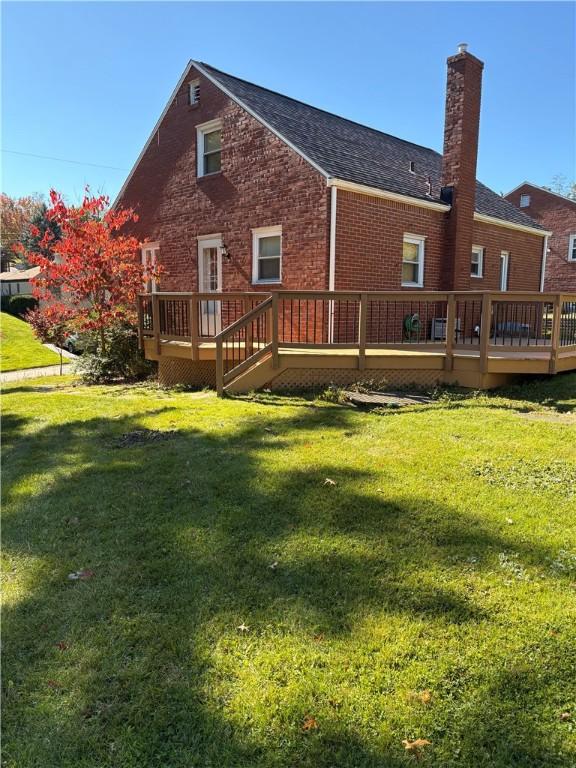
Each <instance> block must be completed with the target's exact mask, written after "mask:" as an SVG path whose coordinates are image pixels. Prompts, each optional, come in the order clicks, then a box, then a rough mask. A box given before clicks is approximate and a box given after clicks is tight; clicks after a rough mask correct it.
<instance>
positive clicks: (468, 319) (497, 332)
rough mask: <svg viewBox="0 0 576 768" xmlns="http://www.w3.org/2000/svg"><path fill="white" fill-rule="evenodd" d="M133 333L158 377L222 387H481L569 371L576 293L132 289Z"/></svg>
mask: <svg viewBox="0 0 576 768" xmlns="http://www.w3.org/2000/svg"><path fill="white" fill-rule="evenodd" d="M140 338H141V345H142V348H143V349H144V351H145V354H146V357H147V358H149V359H155V360H158V361H159V362H160V376H161V379H162V378H163V375H164V377H165V378H167V379H168V380H170V381H172V382H174V381H175V380H177V378H178V376H180V377H181V379H182V380H183V381H190V382H191V383H198V384H205V383H209V384H213V385H214V386H216V388H217V390H218V392H219V393H221V394H222V393H223V392H224V391H229V392H246V391H251V390H255V389H259V388H263V387H270V388H278V389H294V388H297V389H301V388H305V387H308V386H322V385H327V384H329V383H331V382H332V383H336V384H341V385H343V386H345V385H347V384H350V383H352V382H354V381H361V380H366V381H374V380H381V381H382V382H384V381H385V382H387V383H389V384H392V385H398V384H405V385H407V384H433V383H450V384H459V385H461V386H465V387H473V388H482V389H483V388H491V387H496V386H500V385H502V384H505V383H507V382H509V381H510V380H511V378H513V377H517V376H519V375H534V374H538V375H542V374H549V375H553V374H555V373H558V372H561V371H566V370H576V294H538V293H534V294H525V293H522V294H515V293H441V292H434V293H433V292H419V293H408V292H398V293H375V292H374V293H341V292H327V291H323V292H277V293H273V294H264V293H249V294H225V293H222V294H159V293H156V294H152V295H143V296H142V297H141V298H140ZM196 379H198V381H196Z"/></svg>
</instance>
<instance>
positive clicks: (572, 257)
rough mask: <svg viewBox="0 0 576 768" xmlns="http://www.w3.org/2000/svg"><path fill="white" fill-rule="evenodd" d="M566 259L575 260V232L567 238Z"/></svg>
mask: <svg viewBox="0 0 576 768" xmlns="http://www.w3.org/2000/svg"><path fill="white" fill-rule="evenodd" d="M568 261H576V234H574V235H570V237H569V238H568Z"/></svg>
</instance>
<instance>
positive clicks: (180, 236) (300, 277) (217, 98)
mask: <svg viewBox="0 0 576 768" xmlns="http://www.w3.org/2000/svg"><path fill="white" fill-rule="evenodd" d="M196 78H198V79H199V80H200V103H199V104H198V105H196V106H190V105H189V104H188V85H187V83H188V81H189V80H193V79H196ZM216 118H220V119H221V120H222V171H221V173H220V174H218V175H215V176H211V177H205V178H200V179H198V178H197V177H196V125H199V124H201V123H205V122H207V121H208V120H212V119H216ZM119 204H121V205H124V206H131V207H134V208H135V209H136V211H137V212H138V214H139V216H140V220H139V222H138V223H137V224H136V225H132V228H131V231H132V232H133V234H135V235H136V236H137V237H139V238H140V239H142V240H143V239H145V238H146V239H148V240H151V241H159V243H160V262H161V264H162V265H163V267H164V269H165V274H164V276H163V278H162V281H161V284H160V286H159V287H160V290H163V291H170V290H197V288H198V283H197V262H198V255H197V240H196V238H197V236H198V235H207V234H212V233H221V235H222V239H223V241H224V243H225V245H226V247H227V249H228V251H229V253H230V255H231V258H230V260H227V259H225V258H224V259H223V281H222V282H223V290H225V291H234V290H255V289H258V288H260V286H258V287H256V286H253V285H252V233H251V230H252V229H253V228H257V227H266V226H276V225H282V245H283V259H282V276H283V283H282V284H281V285H277V284H276V287H278V288H292V289H294V288H309V289H321V290H324V289H326V288H327V287H328V284H327V270H328V267H327V265H328V240H329V227H328V223H327V222H328V219H327V217H328V208H329V195H328V190H327V188H326V180H325V179H324V178H323V177H322V176H321V174H319V173H318V172H317V171H315V170H314V169H313V168H312V167H311V166H310V164H309V163H307V162H306V161H305V160H303V159H302V158H300V157H299V156H298V155H297V154H296V153H295V152H294V151H293V150H291V149H290V148H289V147H287V146H286V144H285V143H284V142H282V141H281V140H280V139H278V138H277V137H276V136H274V134H272V133H271V132H270V131H268V130H267V129H266V128H264V127H263V126H262V125H261V124H260V123H259V122H258V121H257V120H255V119H254V118H253V117H251V116H250V115H249V114H247V113H246V112H245V111H244V110H243V109H241V108H240V107H239V106H237V105H236V104H235V103H234V102H233V101H232V100H231V99H229V98H228V97H227V96H225V95H224V94H223V93H222V92H221V91H220V90H219V89H218V88H216V87H215V86H213V85H212V84H211V83H210V82H209V81H208V80H206V79H205V78H204V77H202V76H201V75H199V74H198V73H196V72H194V71H191V72H190V75H189V77H188V78H187V81H186V82H185V83H184V84H183V86H182V88H181V89H180V92H179V93H178V95H177V97H176V99H175V101H174V102H173V103H172V104H171V106H170V108H169V109H168V112H167V113H166V115H165V117H164V120H163V121H162V124H161V126H160V130H159V131H158V135H156V136H155V137H154V139H153V141H152V142H151V144H150V146H149V147H148V149H147V151H146V153H145V154H144V156H143V158H142V160H141V161H140V163H139V166H138V168H137V169H136V171H135V173H134V175H133V177H132V179H131V180H130V182H129V183H128V185H127V188H126V190H125V192H124V194H123V196H122V198H121V199H120V201H119ZM261 287H262V290H268V289H269V288H270V286H261Z"/></svg>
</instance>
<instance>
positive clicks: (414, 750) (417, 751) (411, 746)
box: [402, 739, 432, 760]
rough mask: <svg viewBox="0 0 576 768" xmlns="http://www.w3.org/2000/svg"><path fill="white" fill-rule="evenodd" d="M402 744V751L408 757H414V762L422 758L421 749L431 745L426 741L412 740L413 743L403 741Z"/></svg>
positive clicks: (406, 740) (407, 740)
mask: <svg viewBox="0 0 576 768" xmlns="http://www.w3.org/2000/svg"><path fill="white" fill-rule="evenodd" d="M402 744H404V749H405V750H406V751H407V752H408V753H409V754H410V755H414V757H415V758H416V760H420V759H421V758H422V749H423V748H424V747H427V746H429V745H430V744H432V742H431V741H428V739H414V741H410V739H404V740H403V741H402Z"/></svg>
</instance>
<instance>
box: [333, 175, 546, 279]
mask: <svg viewBox="0 0 576 768" xmlns="http://www.w3.org/2000/svg"><path fill="white" fill-rule="evenodd" d="M447 218H448V217H447V215H446V214H445V213H443V212H441V211H433V210H430V209H427V208H419V207H416V206H412V205H405V204H404V203H397V202H393V201H391V200H386V199H384V198H378V197H370V196H368V195H359V194H356V193H355V192H346V191H342V190H338V203H337V218H336V290H351V291H360V290H375V291H398V290H402V288H401V282H402V243H403V239H404V233H411V234H414V235H424V236H426V245H425V255H424V290H428V291H442V290H453V286H452V285H451V284H450V283H448V281H447V279H446V274H445V267H444V263H443V255H444V253H445V247H446V220H447ZM472 240H473V244H474V245H481V246H483V247H484V277H483V278H481V279H477V278H473V277H470V258H468V282H467V283H466V285H465V287H464V289H463V290H471V291H486V290H499V287H500V251H509V253H510V269H509V278H508V288H509V290H512V291H538V290H539V287H540V263H541V259H542V243H543V238H542V237H540V236H539V235H532V234H529V233H527V232H520V231H517V230H514V229H509V228H507V227H500V226H495V225H492V224H485V223H480V222H474V224H473V234H472ZM460 282H461V283H463V282H464V280H463V279H462V280H461V281H460ZM458 289H460V288H458ZM406 290H416V291H418V289H413V288H406Z"/></svg>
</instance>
